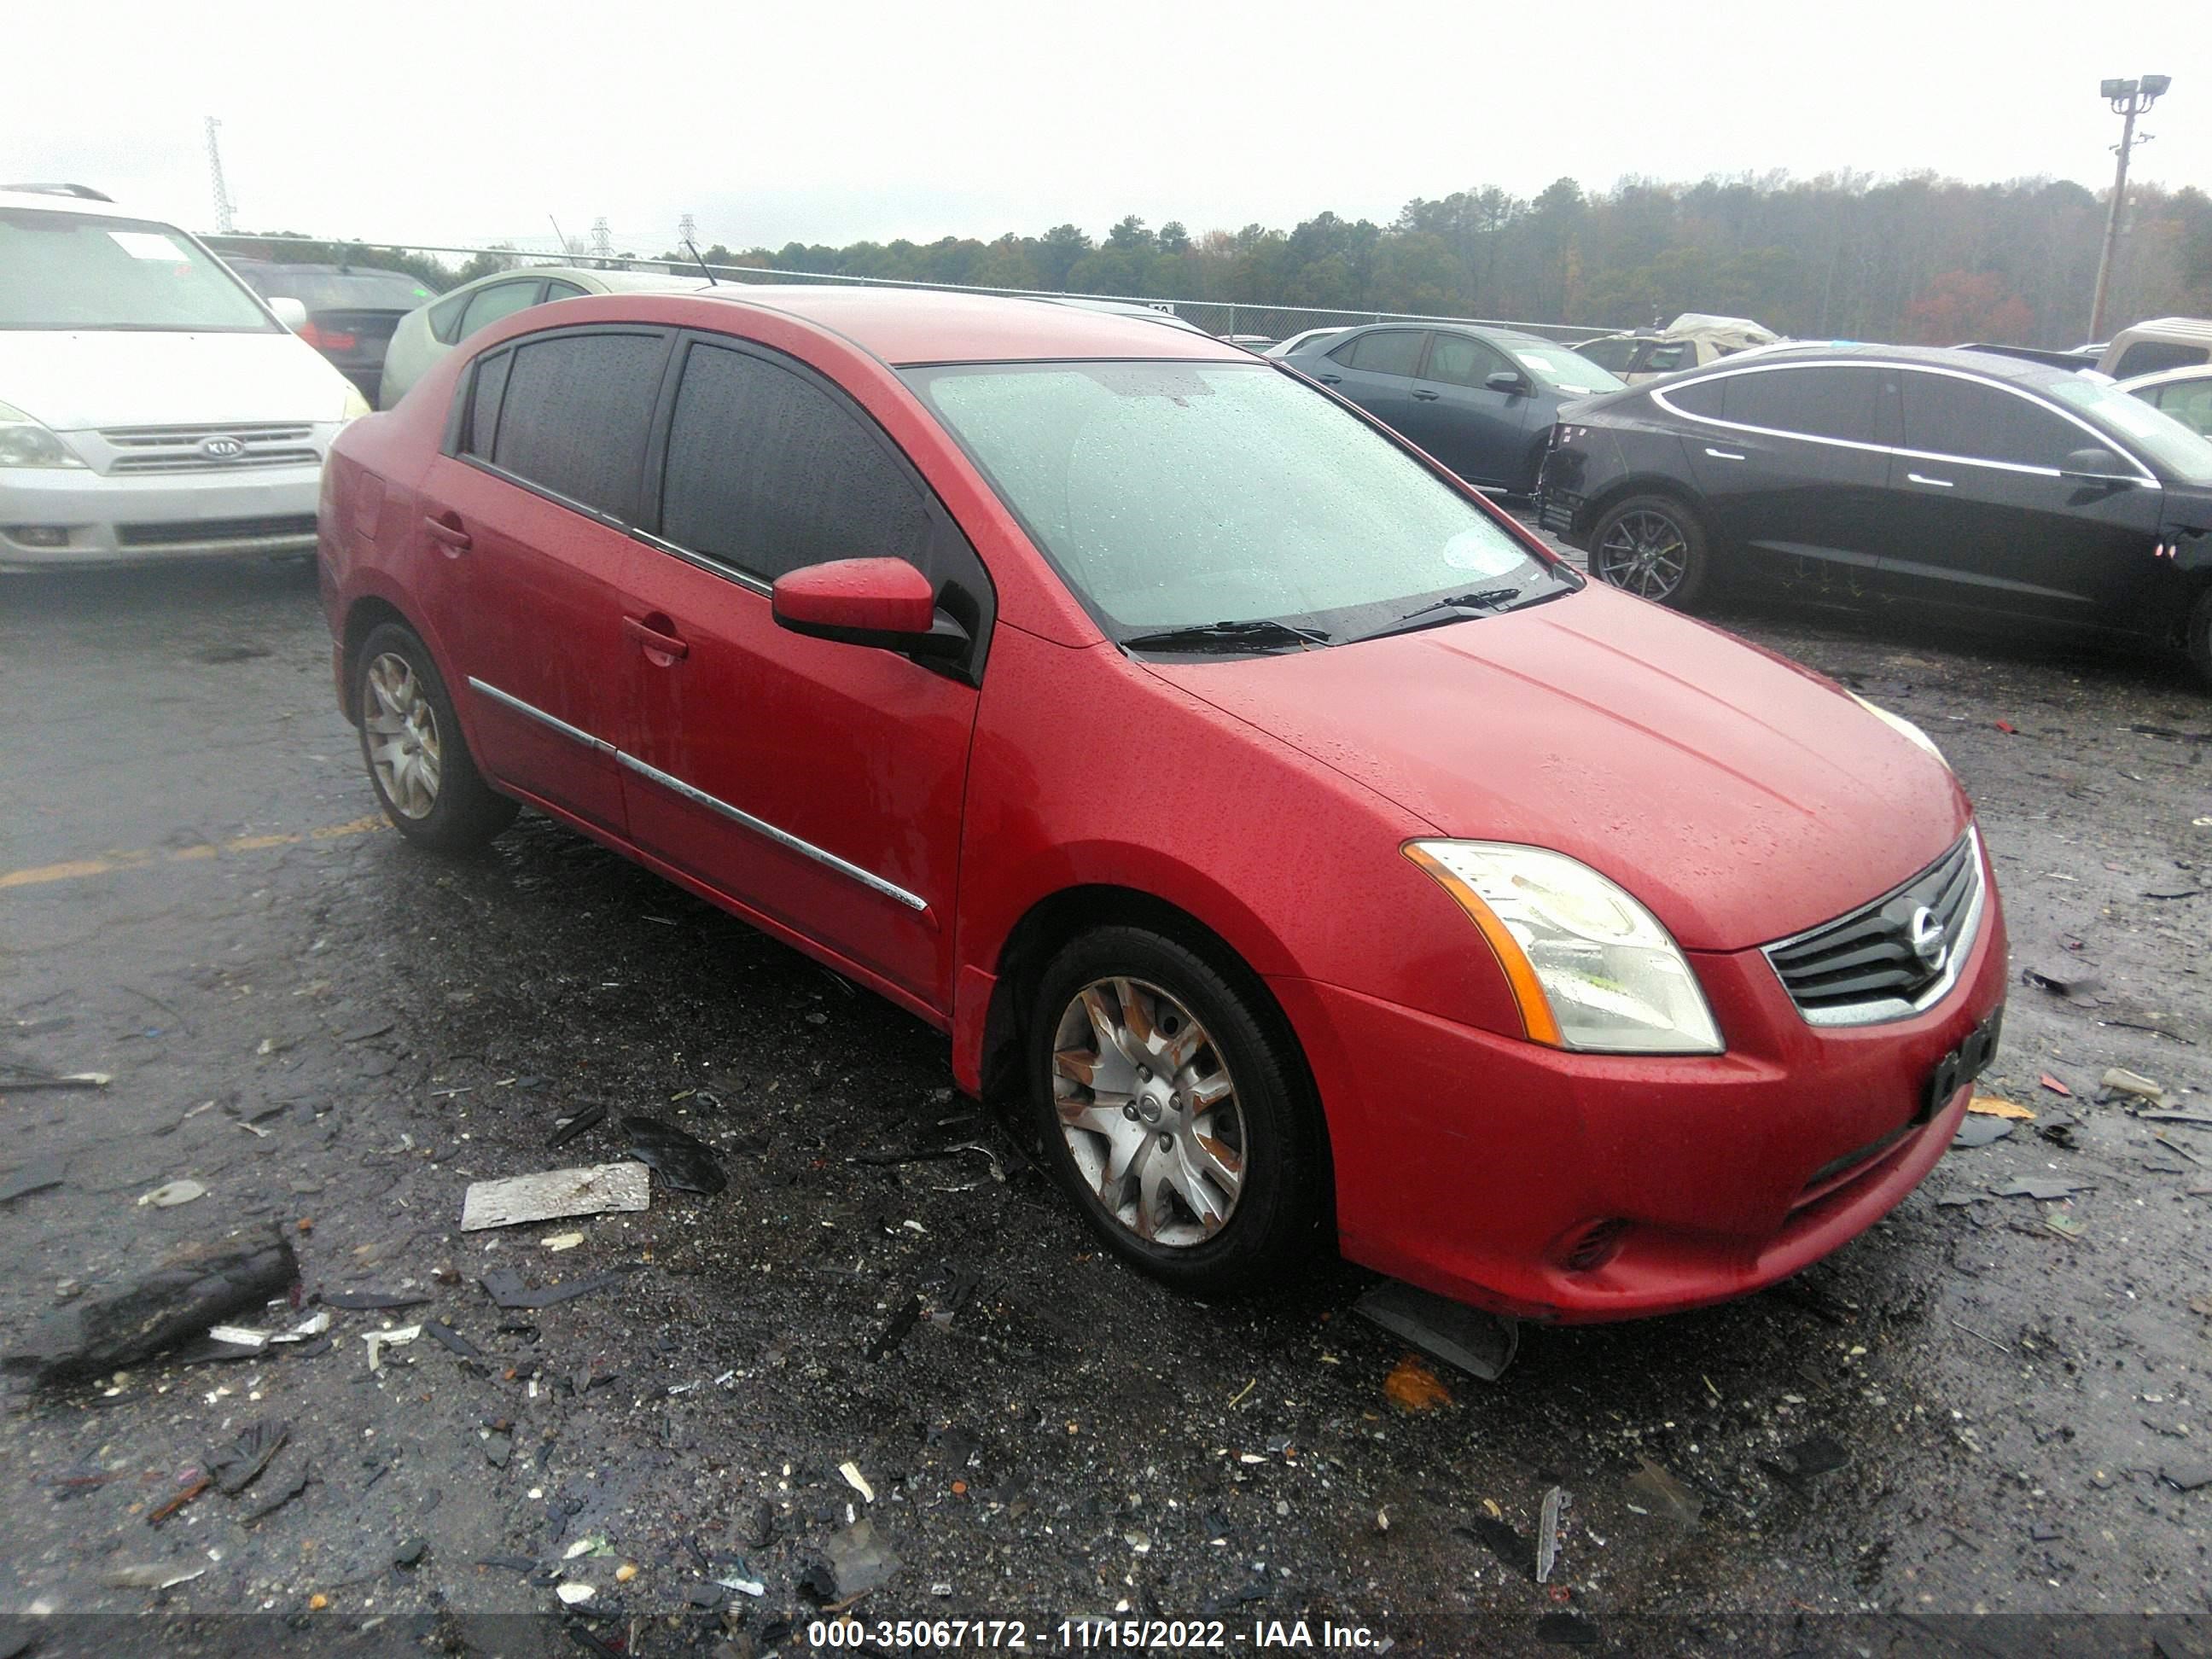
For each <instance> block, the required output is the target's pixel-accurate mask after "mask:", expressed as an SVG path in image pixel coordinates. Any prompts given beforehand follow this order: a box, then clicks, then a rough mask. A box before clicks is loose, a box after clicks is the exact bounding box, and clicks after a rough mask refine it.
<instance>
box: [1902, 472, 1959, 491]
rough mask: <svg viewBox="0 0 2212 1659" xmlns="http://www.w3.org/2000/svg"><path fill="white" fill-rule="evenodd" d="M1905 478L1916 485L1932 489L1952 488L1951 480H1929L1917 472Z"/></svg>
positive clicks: (1909, 473)
mask: <svg viewBox="0 0 2212 1659" xmlns="http://www.w3.org/2000/svg"><path fill="white" fill-rule="evenodd" d="M1905 477H1907V478H1909V479H1910V480H1911V482H1913V483H1917V484H1927V485H1929V487H1931V488H1932V489H1950V488H1951V480H1950V479H1948V478H1929V477H1923V476H1922V475H1921V474H1920V473H1917V472H1908V473H1906V474H1905Z"/></svg>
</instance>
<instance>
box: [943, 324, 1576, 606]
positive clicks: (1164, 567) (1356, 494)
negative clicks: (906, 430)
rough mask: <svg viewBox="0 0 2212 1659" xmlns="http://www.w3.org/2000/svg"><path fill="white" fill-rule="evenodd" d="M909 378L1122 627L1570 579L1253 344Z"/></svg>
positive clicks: (1058, 561) (1536, 594) (1515, 593)
mask: <svg viewBox="0 0 2212 1659" xmlns="http://www.w3.org/2000/svg"><path fill="white" fill-rule="evenodd" d="M906 379H907V380H908V384H910V385H911V386H914V388H915V391H916V392H918V393H919V394H920V395H921V397H922V398H924V399H925V400H926V401H927V403H928V404H929V405H930V406H931V408H932V409H933V410H935V411H936V412H937V414H938V416H939V418H940V419H942V420H943V421H944V422H945V425H946V426H947V427H948V428H950V429H951V432H952V433H953V435H955V436H956V437H957V438H958V439H959V441H960V442H961V443H962V445H963V447H965V448H966V449H967V451H968V453H969V455H970V456H971V457H973V458H974V459H975V463H976V465H978V466H980V467H981V469H982V470H983V471H984V472H985V473H986V474H987V476H988V477H989V478H990V479H991V482H992V483H993V485H994V487H995V488H996V489H997V490H998V492H999V495H1000V497H1001V499H1003V500H1004V501H1006V504H1007V506H1008V507H1011V508H1012V510H1013V512H1014V513H1015V514H1016V515H1017V516H1018V517H1019V518H1020V520H1022V522H1023V524H1024V526H1025V527H1026V528H1027V529H1028V531H1029V532H1030V538H1031V539H1032V540H1034V541H1035V542H1036V544H1037V546H1038V547H1039V548H1040V549H1041V550H1042V551H1043V552H1044V554H1045V555H1046V556H1047V557H1048V558H1049V559H1050V560H1051V561H1052V562H1053V564H1054V567H1055V568H1057V569H1058V570H1059V572H1060V575H1061V576H1062V578H1063V579H1065V580H1066V582H1067V583H1068V585H1069V586H1070V587H1071V588H1073V590H1074V592H1076V594H1077V595H1078V596H1079V598H1081V599H1083V600H1084V601H1085V603H1086V604H1087V605H1089V606H1090V608H1091V612H1092V614H1093V615H1094V616H1096V617H1098V619H1099V621H1100V624H1101V626H1102V627H1103V628H1104V629H1106V631H1107V632H1109V634H1111V635H1114V637H1115V638H1116V639H1117V640H1125V639H1127V638H1129V637H1131V636H1132V635H1141V634H1151V633H1158V632H1163V631H1166V630H1170V629H1186V628H1191V627H1194V626H1202V625H1204V624H1207V623H1218V622H1250V621H1258V620H1266V621H1272V622H1280V623H1290V624H1291V625H1293V626H1295V627H1298V628H1302V629H1311V630H1317V631H1319V632H1321V633H1324V634H1326V635H1330V636H1332V637H1334V638H1336V639H1340V640H1341V639H1346V638H1347V637H1350V636H1352V635H1358V634H1361V633H1366V632H1372V631H1375V630H1377V629H1383V628H1387V627H1388V626H1389V625H1390V624H1391V623H1394V622H1396V621H1397V620H1399V619H1400V618H1401V617H1402V616H1403V614H1404V613H1405V612H1407V611H1409V610H1411V609H1413V607H1415V606H1416V605H1419V604H1421V603H1423V602H1425V601H1431V600H1434V599H1440V598H1443V597H1444V596H1447V595H1455V594H1460V593H1463V592H1467V591H1468V590H1469V589H1482V590H1486V591H1492V592H1494V591H1496V590H1499V589H1510V590H1511V595H1512V597H1511V598H1510V599H1505V600H1504V601H1502V602H1499V601H1493V604H1495V605H1497V608H1501V609H1505V608H1510V606H1511V605H1513V604H1515V603H1526V602H1528V600H1531V599H1548V598H1551V597H1553V596H1554V595H1556V594H1559V593H1563V592H1569V591H1571V589H1572V587H1573V586H1575V583H1574V580H1573V578H1572V577H1571V576H1568V575H1566V574H1561V573H1560V572H1559V570H1558V569H1557V568H1554V567H1553V565H1551V564H1550V563H1548V562H1546V561H1545V560H1543V559H1541V558H1540V557H1538V556H1536V555H1534V554H1533V553H1531V552H1529V551H1528V550H1527V549H1526V548H1525V547H1523V546H1522V544H1521V543H1520V542H1518V541H1516V539H1515V538H1513V537H1511V536H1510V535H1509V534H1507V533H1506V532H1504V530H1502V529H1500V528H1499V527H1498V526H1497V525H1496V524H1495V523H1493V522H1492V520H1491V519H1490V517H1489V515H1488V514H1487V513H1485V512H1484V511H1483V509H1482V508H1481V507H1478V506H1476V505H1475V504H1474V502H1473V501H1469V500H1468V498H1467V497H1466V496H1465V495H1462V494H1461V493H1460V492H1459V491H1458V490H1456V489H1454V488H1452V486H1451V485H1449V484H1448V483H1445V482H1444V481H1443V480H1442V479H1441V478H1439V477H1437V476H1436V475H1435V474H1434V473H1432V472H1431V471H1429V469H1428V468H1427V467H1425V466H1424V465H1422V464H1421V463H1420V462H1419V461H1418V460H1416V459H1413V457H1412V456H1411V455H1409V454H1408V453H1406V451H1404V450H1403V449H1401V448H1400V447H1398V446H1397V445H1396V444H1395V443H1393V442H1392V441H1390V440H1389V438H1387V437H1385V436H1383V435H1382V434H1381V433H1379V432H1376V430H1375V429H1374V428H1371V427H1370V426H1368V425H1367V424H1366V423H1365V422H1363V421H1361V420H1359V419H1358V417H1357V416H1353V415H1351V414H1348V413H1347V412H1346V411H1345V410H1342V409H1340V408H1339V407H1338V406H1337V405H1336V404H1334V402H1333V401H1332V400H1331V399H1329V398H1328V397H1327V396H1325V395H1324V394H1322V393H1321V392H1316V391H1314V390H1313V389H1312V388H1310V387H1309V386H1305V385H1304V384H1302V383H1301V382H1299V381H1297V380H1294V379H1293V378H1291V376H1290V375H1289V374H1285V373H1283V372H1281V371H1279V370H1277V369H1274V368H1268V367H1267V366H1265V365H1262V364H1260V363H1257V362H1252V363H1212V362H1135V363H1129V362H1120V363H1103V362H1085V363H992V364H982V365H962V366H956V367H950V368H918V369H909V370H908V371H907V372H906ZM1470 614H1471V613H1470ZM1446 620H1452V618H1449V617H1448V618H1446ZM1270 642H1271V643H1273V644H1274V645H1276V646H1278V647H1279V646H1281V645H1282V644H1283V643H1284V642H1285V641H1283V640H1282V639H1281V638H1279V637H1278V638H1275V639H1274V640H1273V641H1270ZM1291 644H1293V645H1296V644H1297V641H1291Z"/></svg>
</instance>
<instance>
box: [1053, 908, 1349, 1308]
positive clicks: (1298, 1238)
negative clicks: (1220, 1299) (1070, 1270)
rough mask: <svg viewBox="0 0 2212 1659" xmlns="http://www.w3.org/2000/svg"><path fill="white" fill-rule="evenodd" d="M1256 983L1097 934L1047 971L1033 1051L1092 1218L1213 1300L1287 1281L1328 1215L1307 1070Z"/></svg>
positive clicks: (1065, 1172)
mask: <svg viewBox="0 0 2212 1659" xmlns="http://www.w3.org/2000/svg"><path fill="white" fill-rule="evenodd" d="M1246 981H1249V975H1245V974H1243V973H1230V974H1225V973H1224V972H1222V971H1220V970H1219V969H1217V968H1216V967H1215V966H1214V965H1213V964H1212V963H1210V962H1208V961H1207V960H1206V958H1205V957H1201V956H1200V955H1199V954H1198V953H1197V952H1196V951H1193V950H1191V949H1190V948H1189V947H1188V946H1187V945H1184V944H1182V942H1181V941H1179V940H1177V939H1169V938H1167V937H1165V936H1164V935H1162V934H1159V933H1152V932H1151V931H1149V930H1148V929H1146V928H1141V927H1125V926H1109V927H1100V928H1097V929H1096V930H1094V931H1092V932H1091V933H1085V934H1083V935H1082V936H1081V937H1079V938H1078V939H1074V940H1073V941H1072V942H1071V943H1070V944H1068V945H1066V946H1065V947H1063V948H1062V949H1061V951H1060V953H1059V954H1058V955H1057V956H1055V957H1054V958H1053V959H1052V961H1051V962H1050V963H1049V964H1048V965H1047V967H1046V968H1045V970H1044V972H1043V974H1042V975H1041V976H1040V977H1039V980H1038V982H1037V987H1036V999H1035V1000H1034V1001H1033V1002H1032V1004H1031V1005H1030V1018H1029V1019H1028V1022H1027V1025H1028V1030H1027V1032H1026V1034H1025V1040H1024V1050H1025V1053H1024V1071H1025V1073H1026V1076H1027V1080H1028V1084H1029V1093H1030V1106H1031V1110H1032V1113H1033V1121H1035V1122H1036V1127H1037V1131H1038V1133H1039V1134H1040V1135H1041V1136H1042V1139H1043V1143H1044V1152H1045V1160H1046V1162H1047V1163H1048V1164H1050V1165H1051V1167H1052V1170H1053V1173H1054V1176H1056V1177H1057V1179H1058V1180H1059V1182H1060V1185H1061V1186H1062V1187H1063V1188H1066V1192H1067V1194H1068V1196H1069V1197H1070V1198H1072V1199H1073V1200H1074V1201H1075V1203H1076V1206H1077V1207H1078V1208H1079V1209H1080V1210H1081V1211H1082V1212H1083V1215H1084V1218H1085V1220H1086V1221H1088V1222H1089V1223H1090V1224H1091V1228H1092V1230H1093V1231H1096V1232H1097V1234H1098V1235H1099V1237H1101V1238H1103V1240H1104V1241H1105V1242H1106V1243H1107V1244H1108V1245H1109V1247H1110V1248H1111V1249H1113V1250H1114V1251H1115V1254H1116V1255H1120V1256H1121V1257H1122V1258H1123V1259H1124V1260H1125V1261H1129V1262H1131V1263H1133V1264H1134V1265H1135V1266H1137V1267H1140V1268H1142V1269H1143V1270H1144V1271H1145V1272H1146V1273H1151V1274H1152V1275H1153V1276H1154V1277H1155V1278H1158V1279H1164V1280H1165V1281H1166V1282H1167V1283H1169V1284H1170V1285H1176V1287H1178V1288H1180V1289H1183V1290H1188V1291H1199V1292H1202V1293H1215V1294H1233V1293H1235V1292H1237V1291H1248V1290H1252V1289H1255V1288H1257V1287H1259V1286H1260V1285H1264V1284H1267V1283H1269V1282H1271V1281H1273V1280H1277V1279H1280V1278H1281V1277H1282V1276H1283V1275H1284V1274H1285V1273H1286V1272H1287V1271H1289V1270H1291V1269H1293V1268H1295V1267H1297V1265H1298V1264H1299V1263H1300V1262H1302V1261H1304V1259H1305V1258H1306V1257H1307V1256H1309V1255H1310V1254H1311V1253H1312V1251H1313V1250H1314V1249H1315V1248H1316V1246H1317V1245H1318V1243H1320V1241H1321V1239H1322V1237H1323V1235H1324V1233H1325V1231H1326V1222H1327V1218H1328V1214H1329V1204H1328V1196H1329V1195H1328V1180H1329V1175H1328V1151H1327V1144H1326V1135H1325V1133H1324V1132H1323V1131H1322V1127H1321V1115H1320V1111H1319V1109H1318V1107H1317V1105H1316V1103H1315V1102H1314V1097H1313V1088H1312V1084H1311V1082H1310V1079H1309V1077H1308V1074H1307V1072H1306V1068H1305V1061H1304V1056H1303V1055H1302V1054H1299V1053H1298V1052H1297V1042H1296V1040H1295V1039H1294V1038H1293V1037H1292V1036H1291V1033H1290V1031H1289V1030H1288V1029H1287V1028H1286V1026H1285V1023H1284V1021H1283V1019H1282V1017H1281V1014H1280V1013H1279V1011H1277V1010H1276V1009H1275V1008H1274V1007H1273V1004H1272V1003H1271V1002H1269V1001H1268V1000H1267V996H1266V993H1265V992H1264V991H1261V990H1260V989H1259V988H1258V987H1257V985H1256V984H1255V983H1247V982H1246Z"/></svg>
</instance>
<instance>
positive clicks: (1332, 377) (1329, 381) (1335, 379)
mask: <svg viewBox="0 0 2212 1659" xmlns="http://www.w3.org/2000/svg"><path fill="white" fill-rule="evenodd" d="M1314 379H1316V380H1319V381H1320V382H1321V383H1322V385H1323V386H1339V385H1341V384H1342V383H1343V380H1344V376H1343V375H1341V374H1316V375H1315V376H1314Z"/></svg>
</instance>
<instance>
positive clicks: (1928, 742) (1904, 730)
mask: <svg viewBox="0 0 2212 1659" xmlns="http://www.w3.org/2000/svg"><path fill="white" fill-rule="evenodd" d="M1844 696H1847V697H1849V698H1850V700H1851V701H1852V702H1855V703H1857V704H1858V706H1859V707H1860V708H1863V709H1865V710H1866V711H1867V713H1868V714H1871V715H1873V716H1874V717H1875V719H1876V720H1880V721H1881V723H1882V724H1883V725H1884V726H1887V727H1888V728H1889V729H1890V730H1891V731H1893V732H1896V733H1897V734H1898V735H1899V736H1900V737H1903V738H1908V739H1910V740H1911V742H1914V743H1917V744H1919V745H1920V746H1921V747H1922V748H1923V749H1925V750H1927V751H1928V752H1929V754H1931V755H1933V756H1935V757H1936V759H1937V760H1939V761H1943V764H1944V765H1945V766H1947V767H1948V766H1949V765H1950V764H1951V763H1950V762H1949V761H1948V760H1944V759H1943V751H1942V750H1940V749H1938V748H1937V747H1936V739H1935V738H1931V737H1929V735H1928V734H1927V733H1926V732H1923V731H1922V730H1921V729H1920V728H1919V727H1918V726H1915V725H1914V724H1913V723H1912V722H1911V720H1907V719H1905V716H1904V715H1902V714H1891V713H1890V712H1889V710H1887V708H1883V707H1882V706H1881V704H1880V703H1878V702H1868V701H1867V700H1866V699H1865V698H1864V697H1863V696H1859V694H1858V693H1857V692H1856V691H1849V690H1847V691H1845V692H1844Z"/></svg>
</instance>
